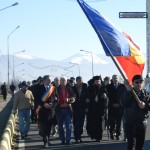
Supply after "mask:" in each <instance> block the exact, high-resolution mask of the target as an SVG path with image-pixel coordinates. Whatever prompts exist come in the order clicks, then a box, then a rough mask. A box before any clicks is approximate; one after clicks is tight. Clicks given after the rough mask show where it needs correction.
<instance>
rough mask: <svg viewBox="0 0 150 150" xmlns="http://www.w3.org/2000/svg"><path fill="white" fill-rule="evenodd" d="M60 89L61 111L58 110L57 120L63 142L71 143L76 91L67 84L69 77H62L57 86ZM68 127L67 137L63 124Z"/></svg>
mask: <svg viewBox="0 0 150 150" xmlns="http://www.w3.org/2000/svg"><path fill="white" fill-rule="evenodd" d="M57 91H58V101H59V111H57V121H58V129H59V138H60V140H61V142H62V144H66V145H69V144H71V143H70V139H71V129H72V128H71V126H72V125H71V119H72V109H71V104H72V103H74V102H75V93H74V92H73V90H72V88H70V87H69V86H68V85H67V78H66V77H61V78H60V85H59V87H58V88H57ZM64 123H65V127H66V137H65V134H64V127H63V124H64Z"/></svg>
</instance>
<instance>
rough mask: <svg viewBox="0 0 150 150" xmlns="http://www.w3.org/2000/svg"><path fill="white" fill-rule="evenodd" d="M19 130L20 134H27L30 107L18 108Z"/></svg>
mask: <svg viewBox="0 0 150 150" xmlns="http://www.w3.org/2000/svg"><path fill="white" fill-rule="evenodd" d="M18 117H19V130H20V133H21V135H22V136H24V135H27V134H28V131H29V128H30V109H23V110H18Z"/></svg>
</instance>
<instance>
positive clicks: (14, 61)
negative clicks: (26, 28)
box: [13, 50, 25, 82]
mask: <svg viewBox="0 0 150 150" xmlns="http://www.w3.org/2000/svg"><path fill="white" fill-rule="evenodd" d="M22 52H25V50H22V51H19V52H16V53H13V81H14V82H15V60H14V55H15V54H18V53H22Z"/></svg>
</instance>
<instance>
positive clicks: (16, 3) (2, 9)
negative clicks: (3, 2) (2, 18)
mask: <svg viewBox="0 0 150 150" xmlns="http://www.w3.org/2000/svg"><path fill="white" fill-rule="evenodd" d="M16 5H18V2H16V3H14V4H12V5H10V6H7V7H5V8H2V9H0V11H2V10H5V9H7V8H10V7H13V6H16Z"/></svg>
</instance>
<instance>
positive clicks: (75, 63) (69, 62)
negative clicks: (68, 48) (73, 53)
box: [69, 62, 80, 76]
mask: <svg viewBox="0 0 150 150" xmlns="http://www.w3.org/2000/svg"><path fill="white" fill-rule="evenodd" d="M69 63H70V64H74V65H78V71H79V76H80V68H79V64H77V63H73V62H69Z"/></svg>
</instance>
